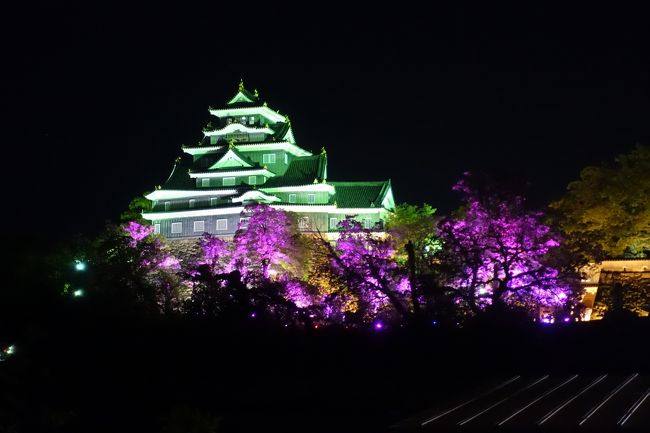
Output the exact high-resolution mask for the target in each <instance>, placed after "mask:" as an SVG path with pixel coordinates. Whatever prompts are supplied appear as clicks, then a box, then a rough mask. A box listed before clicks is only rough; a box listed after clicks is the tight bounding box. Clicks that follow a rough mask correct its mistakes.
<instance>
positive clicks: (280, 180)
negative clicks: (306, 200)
mask: <svg viewBox="0 0 650 433" xmlns="http://www.w3.org/2000/svg"><path fill="white" fill-rule="evenodd" d="M325 179H327V155H326V154H320V155H312V156H301V157H298V158H296V159H294V160H293V161H291V163H290V164H289V167H287V171H286V172H285V173H284V175H282V176H277V177H272V178H270V179H269V180H267V181H266V183H265V184H264V187H278V186H295V185H308V184H313V183H320V182H322V181H324V180H325Z"/></svg>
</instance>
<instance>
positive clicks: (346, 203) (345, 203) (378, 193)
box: [329, 180, 391, 208]
mask: <svg viewBox="0 0 650 433" xmlns="http://www.w3.org/2000/svg"><path fill="white" fill-rule="evenodd" d="M329 183H330V184H331V185H333V186H334V190H335V195H334V200H336V204H337V205H338V206H339V207H342V208H364V207H382V206H383V202H384V200H385V198H386V196H387V194H388V192H389V191H390V188H391V185H390V180H386V181H377V182H329Z"/></svg>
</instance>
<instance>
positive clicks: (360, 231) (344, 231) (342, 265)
mask: <svg viewBox="0 0 650 433" xmlns="http://www.w3.org/2000/svg"><path fill="white" fill-rule="evenodd" d="M339 229H340V231H339V238H338V240H337V242H336V245H335V246H334V247H332V246H330V245H329V244H327V245H328V249H329V251H330V262H331V272H333V273H335V274H336V275H338V276H339V277H340V278H341V279H342V280H343V281H345V283H346V286H347V287H348V289H349V291H350V292H351V293H352V294H353V295H354V296H355V297H356V302H357V305H358V313H359V314H360V315H361V316H362V318H363V320H364V321H369V320H374V319H377V318H381V317H385V316H392V315H394V313H397V315H398V316H400V317H402V318H405V317H408V316H409V315H410V314H411V311H410V303H409V296H410V287H409V284H408V278H407V277H406V275H405V274H404V272H403V270H402V269H401V268H400V267H399V265H398V264H397V262H396V261H395V259H394V257H395V245H394V243H393V240H392V239H391V238H389V237H380V236H377V234H376V233H373V232H372V231H371V230H369V229H365V228H363V226H362V225H361V223H359V222H358V221H356V220H354V219H352V218H347V219H345V220H343V221H341V222H340V223H339ZM323 241H324V242H327V241H325V240H323ZM334 299H336V298H333V299H332V300H334Z"/></svg>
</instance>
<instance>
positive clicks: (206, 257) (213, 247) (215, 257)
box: [198, 233, 232, 275]
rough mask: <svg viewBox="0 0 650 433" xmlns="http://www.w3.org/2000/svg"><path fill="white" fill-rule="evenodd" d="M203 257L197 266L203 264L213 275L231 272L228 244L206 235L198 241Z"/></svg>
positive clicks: (230, 254)
mask: <svg viewBox="0 0 650 433" xmlns="http://www.w3.org/2000/svg"><path fill="white" fill-rule="evenodd" d="M199 244H200V246H201V252H202V253H203V257H202V258H201V259H200V260H199V263H198V264H205V265H207V266H208V267H209V268H210V272H211V273H212V274H213V275H215V274H220V273H226V272H230V271H232V265H231V263H232V251H231V248H230V245H229V244H228V242H226V241H224V240H223V239H220V238H218V237H216V236H213V235H211V234H208V233H206V234H205V235H204V236H203V237H202V238H201V240H200V241H199Z"/></svg>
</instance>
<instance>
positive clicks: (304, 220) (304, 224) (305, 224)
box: [298, 216, 309, 230]
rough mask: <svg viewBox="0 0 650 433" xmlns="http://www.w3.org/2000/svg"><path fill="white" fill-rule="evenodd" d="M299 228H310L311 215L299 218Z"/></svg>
mask: <svg viewBox="0 0 650 433" xmlns="http://www.w3.org/2000/svg"><path fill="white" fill-rule="evenodd" d="M298 228H299V229H301V230H306V229H307V228H309V217H306V216H304V217H300V219H299V220H298Z"/></svg>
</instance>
